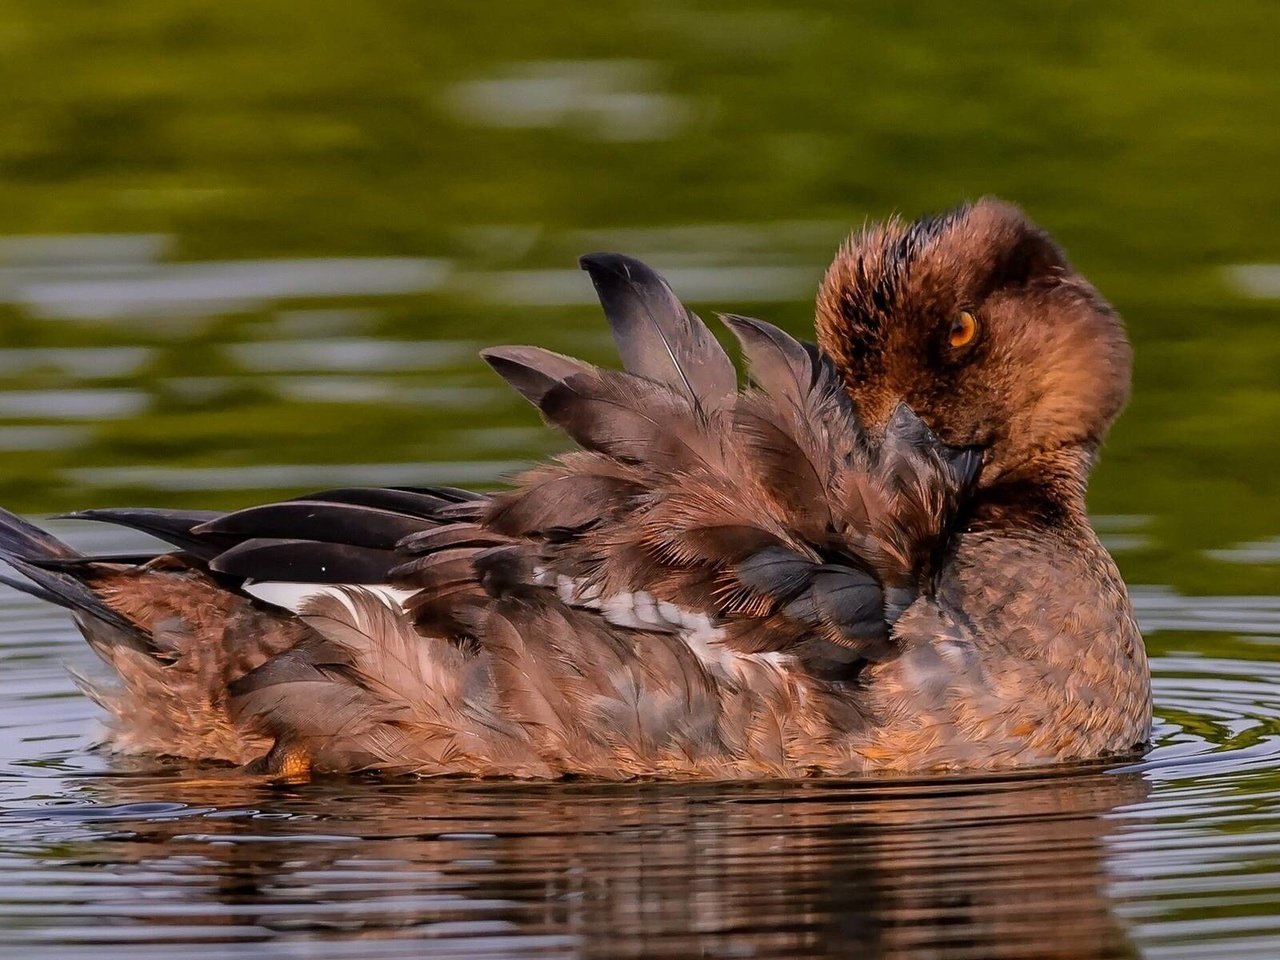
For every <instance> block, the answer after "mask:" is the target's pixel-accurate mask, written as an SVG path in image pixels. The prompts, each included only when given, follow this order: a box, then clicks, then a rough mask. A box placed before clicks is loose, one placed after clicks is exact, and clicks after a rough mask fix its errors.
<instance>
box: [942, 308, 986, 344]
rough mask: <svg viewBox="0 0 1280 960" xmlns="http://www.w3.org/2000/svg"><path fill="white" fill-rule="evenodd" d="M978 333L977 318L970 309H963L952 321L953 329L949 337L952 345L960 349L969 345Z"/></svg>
mask: <svg viewBox="0 0 1280 960" xmlns="http://www.w3.org/2000/svg"><path fill="white" fill-rule="evenodd" d="M977 335H978V320H977V318H976V317H975V316H974V315H973V314H972V313H970V312H969V311H968V310H961V311H960V312H959V313H957V314H956V315H955V318H954V319H953V320H952V321H951V331H950V333H949V334H948V335H947V339H948V340H949V341H950V343H951V346H952V347H954V348H955V349H957V350H959V349H960V348H961V347H967V346H968V345H969V344H971V343H973V339H974V337H976V336H977Z"/></svg>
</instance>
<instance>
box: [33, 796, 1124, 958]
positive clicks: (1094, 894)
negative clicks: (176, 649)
mask: <svg viewBox="0 0 1280 960" xmlns="http://www.w3.org/2000/svg"><path fill="white" fill-rule="evenodd" d="M84 791H85V793H86V794H87V795H89V796H91V797H92V799H93V800H94V801H95V802H96V803H99V804H107V805H110V806H111V809H110V812H111V813H112V814H114V815H115V817H117V818H120V817H123V819H114V821H113V822H112V823H111V824H110V830H111V831H112V832H111V834H110V835H109V836H107V837H106V838H104V837H103V836H102V833H103V831H102V827H103V826H104V825H103V823H102V822H100V821H87V822H85V823H84V824H83V829H84V831H85V834H86V836H85V838H84V839H83V840H76V839H73V838H68V839H69V840H70V842H69V843H67V844H65V845H60V847H59V848H58V851H57V852H56V853H54V852H52V851H44V852H41V853H39V854H38V855H40V856H42V857H45V858H47V859H51V860H59V861H61V862H64V863H65V862H67V861H68V860H70V861H72V862H76V861H78V862H80V863H84V862H86V861H87V860H88V859H91V860H92V862H93V863H95V864H97V865H103V864H104V863H109V864H111V865H114V866H115V867H116V868H117V870H116V875H117V877H118V880H119V883H121V884H125V885H127V884H130V883H131V882H134V880H133V878H134V877H137V882H138V883H139V884H145V885H146V889H142V888H141V886H140V887H139V899H140V900H143V899H145V898H146V897H148V896H150V897H152V898H154V896H155V895H156V889H157V886H160V887H163V886H164V885H165V883H166V882H168V881H171V882H172V886H173V888H174V889H173V890H170V891H168V892H167V893H166V894H165V899H166V900H167V901H168V902H169V903H170V904H173V903H174V902H175V900H181V901H182V902H185V903H187V904H189V905H190V907H191V910H190V911H189V912H185V911H183V910H174V911H170V912H167V913H165V914H164V915H163V917H157V916H154V915H150V914H148V913H147V912H145V911H141V912H138V913H136V914H131V913H130V912H129V910H128V909H127V908H125V907H123V905H122V911H121V914H120V916H121V918H122V921H123V922H126V923H129V924H130V925H132V924H133V923H138V924H141V923H152V924H155V923H169V922H172V923H174V924H181V925H184V926H188V927H190V926H191V925H192V924H200V925H202V926H204V927H205V929H206V932H207V933H208V935H209V936H208V938H207V939H218V934H217V930H218V928H219V927H220V926H223V925H225V926H226V927H228V928H234V929H235V931H236V935H235V936H236V939H246V940H249V941H253V940H258V941H272V942H275V943H277V945H278V943H279V941H281V940H290V939H298V940H302V939H305V940H311V941H328V943H327V947H328V948H337V947H338V946H339V943H338V941H345V940H351V939H357V938H358V939H360V940H363V941H365V942H364V943H363V944H362V945H361V946H360V947H359V951H360V955H361V956H362V957H374V956H381V955H382V953H380V952H379V949H380V948H381V949H384V950H390V948H391V947H392V946H393V945H395V946H396V949H395V950H394V951H393V952H395V954H396V955H402V954H403V952H404V951H403V948H405V947H406V946H407V945H406V944H405V943H403V940H404V939H406V938H411V939H414V940H420V939H423V938H428V939H431V940H432V941H433V942H432V943H431V944H430V949H429V950H428V949H426V948H427V944H425V943H424V944H422V946H423V948H424V949H423V951H422V953H423V955H428V954H429V955H433V956H435V955H451V954H453V953H455V952H458V953H461V952H466V953H468V954H472V953H474V952H475V951H476V950H477V949H479V950H480V951H481V952H484V951H486V950H488V951H491V952H494V953H497V954H501V955H508V956H515V955H527V954H530V953H538V954H539V955H542V954H544V953H547V954H551V955H568V956H611V957H612V956H640V955H644V956H655V955H664V956H679V957H686V956H714V957H720V956H725V957H727V956H760V955H779V954H783V955H786V954H789V955H798V956H822V955H836V956H857V957H872V956H884V957H948V958H950V957H975V958H976V957H1017V958H1027V957H1073V958H1077V957H1078V958H1090V957H1117V956H1121V957H1123V956H1131V955H1133V953H1134V951H1133V949H1132V948H1131V947H1130V945H1129V944H1128V941H1127V938H1126V936H1125V932H1124V929H1123V926H1122V925H1121V924H1120V923H1119V922H1118V921H1117V919H1116V918H1115V916H1114V915H1113V913H1112V911H1111V909H1110V903H1109V901H1108V897H1107V893H1106V876H1105V869H1104V856H1105V850H1104V839H1105V837H1106V835H1107V833H1108V832H1109V831H1111V830H1112V829H1114V821H1113V820H1111V819H1108V818H1107V816H1106V815H1107V814H1109V813H1111V812H1113V811H1114V810H1116V809H1117V808H1118V807H1121V806H1123V805H1126V804H1132V803H1135V802H1138V801H1140V800H1142V799H1143V797H1144V796H1145V793H1146V787H1145V785H1144V783H1143V781H1142V780H1141V779H1139V778H1138V777H1136V776H1126V775H1116V774H1106V773H1078V774H1075V775H1071V776H1056V777H1051V778H1041V779H1022V780H1014V781H1004V782H985V783H979V784H973V783H961V782H956V781H949V782H948V781H943V782H936V781H935V782H933V783H931V784H917V785H897V786H893V787H866V786H838V785H832V784H823V783H818V784H811V785H807V786H792V787H785V788H783V787H772V786H770V787H765V786H759V787H749V786H748V787H733V788H718V787H715V786H705V785H704V786H672V785H641V786H636V785H631V786H609V787H604V786H592V785H577V786H574V785H559V786H550V785H548V786H528V785H517V784H468V783H456V782H455V783H381V784H353V783H351V782H349V781H348V782H339V783H330V784H312V785H309V786H306V787H302V788H296V789H294V790H292V791H287V792H282V791H280V790H277V789H269V788H262V787H256V786H253V785H250V784H246V783H244V782H242V781H239V780H236V779H232V778H227V779H222V778H219V777H215V778H214V779H212V780H210V779H208V778H205V779H203V780H196V779H181V780H173V779H166V780H164V781H157V780H154V779H146V780H137V779H101V780H95V781H92V782H91V783H89V784H87V785H86V786H85V787H84ZM159 800H164V801H166V802H174V801H177V802H180V803H183V804H188V805H189V806H190V807H191V808H199V809H201V810H205V811H208V812H205V813H191V815H186V816H167V815H166V816H163V817H161V818H158V819H144V818H143V817H138V818H136V819H131V818H130V817H131V811H132V810H134V809H137V808H131V807H127V806H126V807H124V808H123V809H122V808H121V806H120V805H127V804H137V803H146V802H154V801H159ZM97 809H98V810H102V808H100V807H99V808H97ZM137 812H138V813H139V814H143V815H150V816H152V817H154V815H155V813H156V811H155V810H154V809H151V810H148V809H147V808H142V809H138V810H137ZM177 812H179V813H181V812H184V811H177ZM185 812H189V811H185ZM66 813H67V811H65V810H64V811H62V813H61V815H63V816H65V815H66ZM76 829H80V827H78V826H77V827H76ZM90 832H93V833H96V834H97V838H96V839H94V840H92V841H90V840H89V839H88V837H87V834H88V833H90ZM82 843H83V846H81V844H82ZM80 853H83V854H84V858H83V859H82V858H81V857H80V856H79V854H80ZM157 877H160V878H161V879H159V880H158V879H157ZM164 878H168V881H166V880H165V879H164ZM117 894H118V891H117ZM121 899H122V898H120V897H119V896H118V895H117V896H116V897H115V898H114V902H116V903H121ZM140 934H141V931H139V930H137V929H134V930H132V931H131V933H130V939H134V940H136V939H138V938H139V935H140ZM143 939H145V937H144V938H143ZM165 939H168V938H167V937H166V938H165ZM314 945H315V946H316V947H317V948H319V947H321V943H319V942H317V943H315V944H314ZM250 949H251V948H250ZM322 954H323V955H329V952H328V950H325V949H322V950H320V951H319V952H318V953H316V954H315V955H322ZM196 956H198V948H197V949H196V951H195V952H193V953H192V957H196Z"/></svg>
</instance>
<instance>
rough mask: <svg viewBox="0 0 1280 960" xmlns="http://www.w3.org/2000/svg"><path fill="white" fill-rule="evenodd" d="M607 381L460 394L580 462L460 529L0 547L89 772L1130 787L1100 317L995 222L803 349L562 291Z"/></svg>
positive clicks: (296, 504)
mask: <svg viewBox="0 0 1280 960" xmlns="http://www.w3.org/2000/svg"><path fill="white" fill-rule="evenodd" d="M582 266H583V268H584V269H585V270H586V271H587V272H588V273H589V274H590V276H591V279H592V281H593V282H594V284H595V288H596V291H597V293H598V295H599V297H600V301H601V303H602V305H603V307H604V311H605V313H606V315H607V316H608V319H609V323H610V325H611V327H612V329H613V334H614V338H615V340H616V342H617V346H618V351H619V353H620V355H621V358H622V364H623V367H624V369H625V372H621V371H615V370H603V369H598V368H596V367H593V366H590V365H589V364H586V363H583V362H581V361H578V360H573V359H570V358H568V357H564V356H561V355H559V354H554V353H549V352H547V351H544V350H539V349H537V348H534V347H504V348H499V349H495V350H490V351H488V352H486V353H485V355H484V356H485V359H486V360H487V361H488V362H489V363H490V364H491V365H492V366H493V367H494V368H495V369H496V370H497V371H498V373H500V374H501V375H502V376H503V377H504V378H506V380H507V381H508V382H509V383H510V384H511V385H512V386H513V387H515V389H516V390H518V391H519V392H520V393H521V394H523V395H524V396H525V397H526V398H527V399H528V400H530V401H531V402H532V403H533V404H534V405H536V406H537V407H538V409H539V410H540V411H541V412H542V415H543V417H545V418H546V420H547V421H548V422H550V423H552V424H554V425H555V426H557V427H559V428H560V429H562V430H563V431H565V432H566V433H567V434H568V435H569V436H570V437H571V438H572V439H573V440H574V441H576V442H577V444H578V446H579V447H580V449H579V450H577V451H575V452H572V453H568V454H566V455H564V456H561V457H558V458H556V459H554V460H552V461H550V462H547V463H545V464H542V465H540V466H538V467H535V468H534V469H532V470H530V471H528V472H527V473H525V474H524V475H523V476H521V477H519V478H518V479H517V480H516V482H515V484H514V486H513V488H512V489H510V490H508V491H505V492H502V493H498V494H494V495H481V494H475V493H469V492H466V491H462V490H455V489H449V488H413V489H409V488H390V489H380V488H372V487H370V488H346V489H338V490H325V491H323V492H320V493H314V494H311V495H309V496H305V497H299V498H297V499H293V500H286V501H282V502H279V503H272V504H267V505H264V506H258V507H251V508H249V509H246V510H240V511H236V512H233V513H227V514H221V513H213V512H207V511H180V510H150V509H111V510H87V511H84V512H82V513H78V514H73V515H72V516H74V517H79V518H83V519H90V520H101V521H106V522H109V523H116V524H120V525H123V526H127V527H133V528H136V529H139V530H144V531H146V532H148V533H151V534H153V535H155V536H157V537H159V538H161V539H162V540H164V541H165V542H167V543H169V544H171V545H172V546H173V547H174V549H173V550H172V551H170V552H165V553H160V554H157V555H154V556H128V557H85V556H81V555H79V554H77V553H75V552H74V551H72V550H71V549H70V548H69V547H67V546H66V545H64V544H63V543H61V542H60V541H58V540H56V539H55V538H53V537H52V536H50V535H49V534H48V533H46V532H44V531H43V530H40V529H38V528H36V527H33V526H32V525H31V524H29V523H27V522H26V521H24V520H21V519H19V518H18V517H15V516H12V515H5V516H3V518H0V550H3V554H4V556H5V557H6V558H7V559H8V562H9V563H10V565H11V566H12V567H13V569H14V570H15V571H16V573H17V574H20V575H21V576H13V577H10V578H7V582H11V583H12V584H13V585H14V586H17V587H18V588H19V589H22V590H25V591H27V592H29V593H32V594H35V595H36V596H38V597H42V598H44V599H46V600H49V601H51V602H53V603H56V604H60V605H61V606H63V607H66V608H68V609H70V610H71V611H72V613H73V615H74V616H75V619H76V622H77V624H78V625H79V627H80V629H81V631H82V632H83V633H84V635H85V637H86V639H87V640H88V641H89V644H90V645H91V646H92V647H93V649H94V650H95V651H96V652H97V653H98V654H99V655H100V656H101V657H102V659H103V660H105V661H106V662H107V664H109V665H110V666H111V667H112V668H113V670H114V673H115V674H116V678H115V679H113V680H112V681H111V682H109V683H102V682H96V681H95V682H89V681H85V682H84V683H83V686H84V688H85V690H86V692H87V693H88V694H89V695H90V696H92V697H93V698H94V699H95V700H97V701H98V702H99V703H100V704H101V705H102V706H103V707H104V708H105V709H106V710H107V711H108V713H109V714H110V716H111V724H110V730H111V733H110V739H109V743H110V746H111V747H112V748H114V749H116V750H119V751H125V752H130V753H152V754H167V755H176V756H180V757H190V758H197V759H210V760H221V761H229V762H231V763H236V764H245V765H247V766H248V767H249V768H250V769H251V770H254V771H258V772H263V773H268V774H272V775H275V776H300V775H306V774H307V773H308V772H310V771H312V770H315V771H332V772H347V771H358V770H380V771H387V772H407V773H417V774H423V775H437V774H455V775H471V776H514V777H562V776H572V775H581V776H590V777H606V778H626V777H638V776H644V777H661V776H670V777H705V778H732V777H801V776H810V775H815V774H846V775H848V774H864V773H872V772H882V771H937V770H949V769H964V768H968V769H991V768H1003V767H1013V766H1023V765H1033V764H1046V763H1053V762H1057V761H1064V760H1069V759H1082V758H1098V757H1105V756H1113V755H1122V754H1128V753H1130V752H1132V751H1134V750H1135V749H1137V748H1139V747H1140V746H1141V745H1142V744H1143V743H1145V741H1146V740H1147V738H1148V735H1149V732H1150V724H1151V693H1150V679H1149V673H1148V668H1147V662H1146V655H1145V651H1144V649H1143V644H1142V638H1141V636H1140V635H1139V632H1138V628H1137V625H1136V624H1135V622H1134V618H1133V613H1132V610H1131V608H1130V604H1129V599H1128V596H1127V594H1126V591H1125V587H1124V584H1123V582H1122V581H1121V579H1120V576H1119V574H1118V573H1117V571H1116V568H1115V565H1114V564H1113V562H1112V560H1111V558H1110V557H1109V556H1108V555H1107V553H1106V551H1105V550H1104V549H1103V547H1102V545H1101V544H1100V543H1099V541H1098V538H1097V536H1096V535H1095V534H1094V532H1093V530H1092V529H1091V528H1090V526H1089V522H1088V520H1087V518H1086V515H1085V503H1084V494H1085V485H1086V481H1087V477H1088V473H1089V469H1090V467H1091V465H1092V464H1093V462H1094V460H1095V459H1096V457H1097V454H1098V449H1099V446H1100V445H1101V443H1102V440H1103V438H1104V435H1105V434H1106V431H1107V428H1108V427H1109V425H1110V424H1111V422H1112V420H1113V419H1114V418H1115V416H1116V415H1117V413H1118V412H1119V411H1120V409H1121V407H1122V406H1123V405H1124V402H1125V399H1126V397H1127V394H1128V388H1129V370H1130V349H1129V345H1128V343H1127V341H1126V338H1125V334H1124V331H1123V327H1122V326H1121V323H1120V320H1119V318H1118V317H1117V316H1116V314H1115V313H1114V312H1113V311H1112V310H1111V308H1110V307H1109V306H1108V305H1107V304H1106V303H1105V302H1104V301H1103V300H1102V299H1101V297H1100V296H1099V295H1098V294H1097V292H1096V291H1095V290H1094V289H1093V287H1092V286H1090V285H1089V283H1088V282H1086V281H1085V280H1084V279H1083V278H1082V277H1081V276H1080V275H1079V274H1077V273H1075V272H1074V271H1073V270H1072V269H1071V267H1070V266H1069V265H1068V263H1067V261H1066V259H1065V257H1064V256H1063V254H1062V252H1061V250H1060V249H1059V248H1058V247H1057V246H1056V245H1055V244H1054V242H1053V241H1052V240H1051V239H1050V238H1049V237H1048V236H1047V235H1046V234H1045V233H1044V232H1043V231H1041V230H1040V229H1039V228H1037V227H1036V226H1034V225H1033V224H1032V223H1030V222H1029V221H1028V220H1027V219H1026V218H1025V217H1024V216H1023V215H1022V213H1021V212H1020V211H1018V210H1017V209H1015V208H1013V207H1010V206H1007V205H1005V204H1003V203H999V202H996V201H991V200H984V201H982V202H980V203H977V204H974V205H972V206H967V207H963V208H961V209H958V210H956V211H954V212H952V213H949V214H946V215H943V216H938V217H929V218H925V219H921V220H917V221H916V222H914V223H910V224H903V223H899V222H897V221H891V222H889V223H887V224H884V225H882V226H878V227H874V228H871V229H868V230H865V231H863V232H862V233H860V234H857V235H855V236H854V237H853V238H851V239H850V241H849V242H848V243H847V244H846V245H845V247H844V248H843V249H842V250H841V251H840V253H839V254H838V256H837V257H836V260H835V262H834V263H833V264H832V265H831V267H830V269H829V270H828V271H827V274H826V277H825V279H824V280H823V283H822V287H821V289H820V291H819V293H818V299H817V339H818V345H817V346H814V345H811V344H804V343H800V342H798V341H796V340H794V339H792V338H791V337H790V336H788V335H787V334H785V333H783V332H782V331H781V330H779V329H777V328H776V327H773V326H770V325H769V324H767V323H763V322H761V321H758V320H750V319H747V318H745V317H736V316H726V317H724V318H723V320H724V322H725V324H726V325H727V326H728V327H729V329H730V330H731V331H732V332H733V334H734V335H735V336H736V337H737V339H738V340H739V342H740V343H741V345H742V351H743V353H744V354H745V357H746V361H747V365H748V368H749V372H750V383H749V385H748V386H746V387H745V388H741V389H740V388H739V384H738V379H737V375H736V373H735V370H734V366H733V364H732V362H731V361H730V359H729V357H728V356H727V355H726V353H725V352H724V350H723V349H722V348H721V347H720V345H719V343H718V342H717V341H716V339H715V338H714V337H713V336H712V335H711V334H710V332H709V331H708V330H707V328H706V327H705V326H704V325H703V323H702V322H701V321H700V320H699V319H698V318H697V317H695V316H693V315H692V314H690V313H689V312H688V311H686V310H685V308H684V307H683V306H682V305H681V304H680V302H679V300H677V299H676V297H675V294H674V293H673V292H672V291H671V289H670V288H669V287H668V286H667V284H666V283H665V282H664V281H663V280H662V278H661V277H659V276H658V275H657V274H656V273H654V272H653V271H651V270H650V269H648V268H647V267H645V266H644V265H643V264H641V263H638V262H637V261H635V260H631V259H628V258H626V257H622V256H618V255H614V254H593V255H591V256H587V257H584V258H583V259H582Z"/></svg>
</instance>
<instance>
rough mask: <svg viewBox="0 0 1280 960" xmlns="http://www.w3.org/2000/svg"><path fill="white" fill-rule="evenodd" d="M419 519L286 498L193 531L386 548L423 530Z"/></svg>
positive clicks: (342, 505) (235, 514) (347, 506)
mask: <svg viewBox="0 0 1280 960" xmlns="http://www.w3.org/2000/svg"><path fill="white" fill-rule="evenodd" d="M424 525H425V524H424V521H423V520H422V518H420V517H417V516H412V515H408V514H403V513H393V512H392V511H390V510H384V509H379V508H376V507H367V506H357V505H355V504H351V503H326V502H324V501H321V500H287V501H285V502H283V503H268V504H264V505H263V506H260V507H249V508H248V509H246V510H237V511H235V512H234V513H228V514H225V515H223V516H220V517H218V518H217V519H216V520H211V521H209V522H208V523H203V524H201V525H200V526H198V527H195V528H194V529H193V531H192V532H193V533H195V534H197V535H201V536H203V535H207V534H222V535H225V536H228V537H235V538H236V539H238V540H249V539H261V538H277V537H284V538H288V539H291V540H323V541H327V542H330V543H346V544H351V545H352V546H357V547H373V548H375V549H380V550H390V549H392V548H393V547H394V546H395V545H396V543H398V542H399V541H400V540H402V539H404V538H405V537H407V536H409V535H410V534H413V533H417V532H419V531H421V530H422V528H423V526H424Z"/></svg>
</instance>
